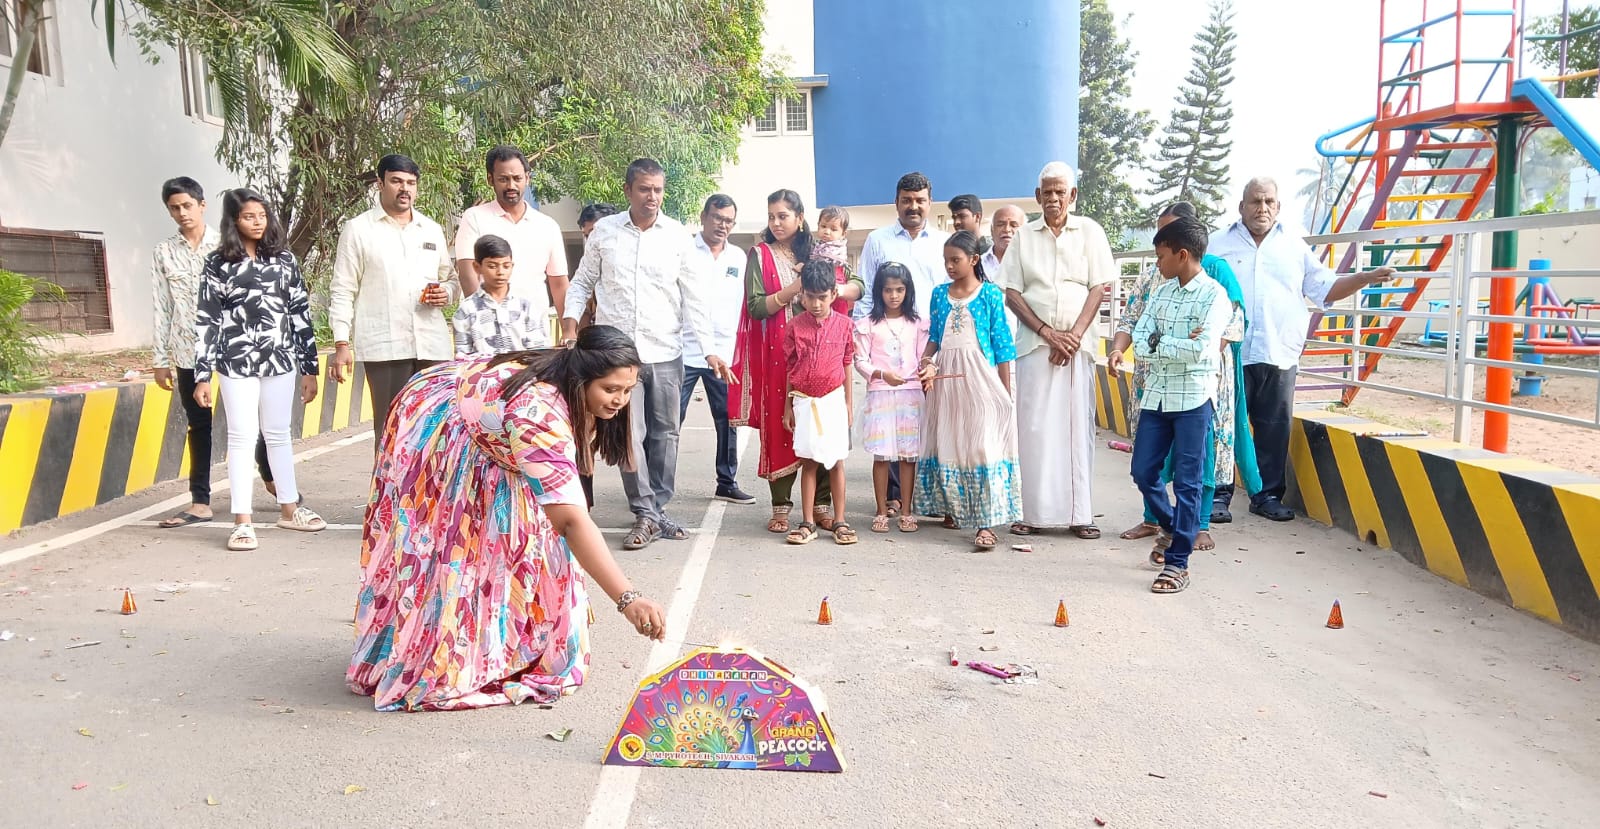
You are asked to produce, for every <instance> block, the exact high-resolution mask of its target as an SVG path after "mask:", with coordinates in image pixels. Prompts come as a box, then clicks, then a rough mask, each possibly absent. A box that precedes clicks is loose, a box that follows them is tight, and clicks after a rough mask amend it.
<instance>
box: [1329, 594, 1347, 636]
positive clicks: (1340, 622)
mask: <svg viewBox="0 0 1600 829" xmlns="http://www.w3.org/2000/svg"><path fill="white" fill-rule="evenodd" d="M1328 627H1331V628H1333V629H1334V630H1340V629H1341V628H1343V627H1344V611H1342V610H1340V609H1339V600H1338V599H1334V600H1333V609H1332V610H1330V611H1328Z"/></svg>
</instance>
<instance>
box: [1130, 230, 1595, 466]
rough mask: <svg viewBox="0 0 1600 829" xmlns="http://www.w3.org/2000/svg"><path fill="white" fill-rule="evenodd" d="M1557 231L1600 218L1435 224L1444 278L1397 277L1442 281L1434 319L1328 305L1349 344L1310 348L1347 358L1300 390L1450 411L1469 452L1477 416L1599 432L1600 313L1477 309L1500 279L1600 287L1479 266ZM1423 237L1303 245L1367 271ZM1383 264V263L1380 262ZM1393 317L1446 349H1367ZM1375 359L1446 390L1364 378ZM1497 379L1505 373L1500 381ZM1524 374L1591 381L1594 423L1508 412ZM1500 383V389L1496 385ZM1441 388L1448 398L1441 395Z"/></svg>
mask: <svg viewBox="0 0 1600 829" xmlns="http://www.w3.org/2000/svg"><path fill="white" fill-rule="evenodd" d="M1556 228H1574V229H1575V228H1585V229H1589V230H1590V231H1592V232H1593V233H1595V234H1600V211H1583V212H1576V213H1555V214H1548V215H1540V216H1521V217H1517V218H1511V219H1480V220H1476V221H1466V222H1447V223H1440V224H1432V225H1429V226H1428V227H1427V235H1428V236H1430V237H1432V238H1434V239H1440V238H1443V237H1451V239H1452V241H1453V244H1452V245H1451V248H1450V253H1449V256H1448V257H1447V258H1446V260H1445V262H1444V264H1443V266H1442V268H1443V269H1442V270H1438V271H1408V272H1400V273H1398V274H1396V275H1395V282H1397V283H1399V284H1400V285H1402V286H1409V284H1410V283H1412V282H1413V281H1414V280H1418V279H1431V280H1437V281H1436V282H1434V283H1432V285H1441V284H1442V285H1444V286H1445V289H1444V291H1443V292H1442V295H1441V296H1432V295H1431V294H1432V291H1433V288H1432V287H1430V288H1429V296H1428V298H1429V299H1431V300H1432V301H1431V302H1430V303H1428V305H1429V307H1430V310H1428V311H1420V310H1413V311H1402V310H1400V309H1399V308H1385V307H1381V306H1368V305H1364V304H1362V301H1363V300H1364V299H1365V298H1366V297H1368V296H1372V295H1373V294H1372V293H1368V292H1357V293H1356V294H1355V296H1353V297H1350V298H1349V299H1345V300H1341V301H1339V302H1336V303H1333V304H1331V305H1330V306H1329V308H1328V309H1327V310H1326V315H1327V316H1330V317H1332V316H1343V317H1348V319H1349V324H1348V325H1344V326H1341V330H1348V342H1343V341H1341V342H1337V343H1334V342H1329V341H1327V340H1324V339H1318V338H1316V333H1317V332H1316V331H1312V332H1311V335H1312V337H1311V338H1310V339H1308V344H1309V345H1310V346H1312V347H1315V348H1318V349H1319V350H1321V351H1322V352H1323V353H1326V352H1327V351H1328V350H1330V349H1337V350H1339V351H1340V352H1342V353H1344V354H1345V355H1347V356H1346V359H1345V360H1344V365H1343V366H1316V367H1306V368H1302V374H1301V376H1302V379H1303V380H1304V381H1307V382H1303V383H1302V386H1303V387H1308V388H1309V387H1315V386H1314V383H1330V384H1333V385H1334V386H1337V387H1340V388H1343V387H1347V386H1354V387H1357V388H1362V389H1373V390H1375V391H1382V392H1390V393H1394V394H1403V395H1409V396H1412V397H1416V398H1420V399H1424V400H1431V401H1435V402H1438V403H1443V404H1446V405H1448V406H1450V407H1452V408H1453V409H1454V414H1455V418H1454V428H1453V436H1454V439H1455V440H1456V441H1457V442H1459V443H1469V442H1471V441H1472V439H1473V438H1472V413H1473V412H1474V411H1481V412H1484V413H1485V415H1484V416H1485V417H1486V418H1496V417H1498V418H1509V417H1521V418H1528V419H1534V420H1542V421H1547V422H1551V423H1561V424H1566V425H1569V426H1580V427H1585V428H1589V429H1600V309H1589V310H1594V311H1595V313H1593V314H1592V315H1586V313H1587V311H1586V310H1585V309H1582V308H1579V307H1575V306H1573V305H1572V304H1571V303H1569V304H1568V305H1567V306H1566V307H1568V308H1571V309H1572V310H1571V311H1570V312H1567V316H1564V317H1562V316H1551V315H1550V314H1552V313H1555V312H1553V311H1548V310H1547V311H1545V312H1542V313H1541V312H1538V310H1537V309H1538V308H1540V307H1545V308H1548V307H1549V306H1542V305H1539V304H1538V303H1537V302H1536V301H1535V300H1533V299H1530V301H1529V302H1527V303H1526V304H1524V305H1523V306H1522V308H1521V310H1522V313H1495V309H1492V308H1490V309H1481V308H1480V305H1482V304H1483V300H1481V299H1480V297H1487V296H1488V295H1489V293H1490V292H1489V287H1490V284H1491V283H1492V282H1493V281H1494V280H1500V279H1505V280H1516V281H1517V283H1518V285H1519V287H1520V286H1521V285H1522V284H1525V283H1526V282H1527V281H1528V280H1529V279H1530V278H1534V277H1542V278H1548V279H1549V280H1550V282H1551V283H1552V284H1554V283H1558V282H1560V281H1562V280H1567V281H1570V280H1573V279H1582V278H1588V279H1600V268H1583V269H1573V268H1564V269H1551V270H1493V269H1489V268H1488V267H1487V266H1480V265H1479V264H1478V262H1479V261H1480V260H1483V261H1487V260H1488V258H1489V257H1488V252H1489V250H1490V249H1491V245H1492V244H1493V241H1492V240H1493V237H1494V234H1497V233H1516V232H1519V231H1525V230H1528V231H1532V230H1550V229H1556ZM1418 232H1419V231H1418V229H1415V228H1413V229H1412V230H1411V231H1410V233H1411V236H1406V235H1405V231H1404V230H1400V229H1396V228H1387V229H1378V230H1363V231H1353V232H1348V233H1333V234H1326V235H1321V236H1309V237H1306V240H1305V241H1306V243H1307V244H1309V245H1311V246H1312V247H1313V248H1321V247H1322V246H1323V245H1333V246H1335V247H1341V248H1349V247H1354V248H1355V250H1356V256H1355V257H1354V258H1353V261H1355V262H1358V263H1361V262H1368V261H1371V259H1372V256H1371V255H1369V252H1368V251H1367V246H1368V245H1373V244H1381V243H1384V242H1395V241H1399V240H1402V239H1406V238H1414V237H1415V236H1416V234H1417V233H1418ZM1154 255H1155V254H1154V251H1151V250H1138V251H1127V252H1123V253H1118V254H1116V259H1117V260H1118V264H1119V266H1124V267H1123V269H1124V270H1126V269H1127V268H1126V266H1127V265H1130V264H1131V265H1133V266H1135V267H1137V268H1138V272H1139V273H1141V274H1142V273H1145V272H1146V271H1147V270H1148V268H1149V267H1151V266H1152V263H1153V261H1154ZM1382 255H1383V254H1381V253H1380V254H1378V256H1379V258H1381V257H1382ZM1336 261H1337V260H1336ZM1295 278H1297V279H1298V277H1295ZM1131 282H1132V278H1130V277H1128V276H1126V275H1124V277H1123V279H1122V280H1121V281H1119V282H1118V283H1117V284H1116V285H1115V286H1114V289H1113V292H1112V293H1113V296H1112V299H1111V301H1110V302H1109V303H1108V305H1109V309H1108V311H1109V315H1110V317H1111V321H1112V323H1113V325H1114V324H1115V321H1116V318H1117V317H1118V316H1119V315H1120V313H1121V310H1122V308H1123V305H1124V302H1125V299H1126V297H1125V294H1126V291H1127V290H1128V288H1129V286H1130V285H1131ZM1371 290H1372V289H1368V291H1371ZM1379 290H1384V289H1379ZM1386 290H1388V291H1389V292H1391V293H1392V292H1393V291H1394V289H1393V288H1388V289H1386ZM1513 293H1514V292H1513ZM1563 295H1565V294H1564V293H1563ZM1530 309H1531V310H1530ZM1501 310H1504V309H1501ZM1396 318H1404V319H1410V320H1424V321H1427V322H1428V324H1429V326H1430V328H1433V329H1434V330H1433V336H1432V337H1431V339H1432V340H1433V341H1435V342H1440V345H1436V346H1428V345H1424V344H1422V343H1420V342H1417V341H1416V340H1417V338H1416V337H1408V338H1407V341H1406V342H1405V343H1402V342H1401V338H1396V339H1395V341H1394V342H1393V343H1392V344H1391V345H1389V346H1387V347H1380V346H1376V345H1369V344H1367V342H1366V341H1365V340H1366V338H1367V337H1368V336H1369V335H1374V334H1377V333H1378V332H1379V331H1381V330H1382V329H1383V328H1384V327H1385V326H1386V325H1387V324H1388V322H1389V321H1390V320H1393V319H1396ZM1530 328H1531V329H1534V332H1533V333H1539V334H1544V335H1546V336H1544V337H1542V338H1541V337H1535V338H1533V339H1536V340H1542V341H1543V342H1538V343H1536V342H1529V338H1528V337H1527V336H1526V334H1527V333H1528V332H1529V329H1530ZM1550 329H1564V330H1566V331H1567V332H1569V336H1570V334H1571V332H1577V336H1578V337H1579V339H1580V340H1581V342H1579V343H1567V344H1562V343H1557V342H1554V340H1559V339H1562V338H1557V337H1552V336H1549V334H1550ZM1480 331H1485V332H1487V334H1488V336H1481V335H1480V334H1479V332H1480ZM1507 333H1510V334H1513V335H1514V336H1515V339H1516V341H1515V342H1514V343H1511V344H1510V345H1506V344H1505V343H1506V342H1509V340H1510V339H1511V338H1509V337H1505V336H1500V337H1496V336H1495V335H1496V334H1500V335H1505V334H1507ZM1403 336H1404V335H1403ZM1340 339H1341V340H1343V339H1345V337H1343V336H1341V337H1340ZM1496 342H1499V343H1500V344H1499V345H1496V346H1495V347H1494V348H1493V349H1491V347H1490V343H1496ZM1371 354H1379V355H1384V356H1391V357H1403V358H1409V359H1419V360H1426V361H1429V362H1432V363H1435V364H1437V366H1438V368H1439V371H1440V372H1441V374H1442V376H1441V377H1440V380H1441V382H1440V383H1438V384H1434V387H1433V388H1409V387H1406V386H1402V385H1397V384H1396V383H1393V382H1384V378H1383V373H1384V372H1383V363H1382V362H1381V361H1380V362H1379V363H1378V366H1377V369H1376V371H1374V372H1373V373H1372V374H1371V375H1370V376H1369V377H1368V378H1367V379H1364V380H1363V379H1360V377H1359V373H1360V369H1361V364H1362V363H1363V362H1364V358H1365V357H1366V356H1367V355H1371ZM1518 354H1521V355H1523V358H1524V359H1523V360H1522V361H1519V360H1517V359H1516V358H1517V355H1518ZM1536 355H1538V356H1544V355H1561V356H1562V357H1564V358H1566V360H1565V364H1560V365H1556V364H1550V363H1547V362H1546V363H1537V362H1530V361H1528V359H1527V358H1529V357H1532V356H1536ZM1480 370H1482V371H1484V372H1486V374H1488V375H1489V377H1488V379H1489V381H1490V382H1488V383H1487V389H1486V392H1485V394H1484V395H1483V398H1482V399H1480V398H1479V397H1478V395H1477V393H1476V390H1475V384H1476V379H1477V373H1478V372H1479V371H1480ZM1500 372H1504V374H1500V375H1499V376H1498V377H1495V376H1494V375H1495V374H1496V373H1500ZM1527 372H1535V373H1537V374H1540V375H1544V376H1563V377H1576V378H1582V379H1587V380H1591V381H1593V382H1594V383H1595V398H1594V409H1593V411H1592V412H1590V416H1588V417H1580V416H1574V415H1571V414H1560V413H1556V412H1550V411H1541V410H1539V409H1536V408H1524V407H1519V406H1513V405H1511V400H1510V391H1509V388H1510V385H1511V383H1510V382H1509V381H1510V380H1511V379H1512V376H1513V373H1527ZM1496 380H1498V381H1499V382H1495V381H1496ZM1440 388H1442V391H1439V390H1438V389H1440ZM1497 389H1498V390H1497ZM1486 431H1487V430H1486ZM1489 448H1494V447H1489Z"/></svg>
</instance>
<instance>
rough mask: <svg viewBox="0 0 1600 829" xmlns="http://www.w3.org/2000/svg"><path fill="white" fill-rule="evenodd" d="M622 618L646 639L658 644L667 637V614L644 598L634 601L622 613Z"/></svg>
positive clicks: (650, 600)
mask: <svg viewBox="0 0 1600 829" xmlns="http://www.w3.org/2000/svg"><path fill="white" fill-rule="evenodd" d="M622 617H623V618H625V619H627V620H628V624H630V625H633V629H634V630H636V631H639V634H640V635H641V636H643V637H644V638H646V639H654V640H656V641H657V642H660V641H661V640H663V639H665V638H666V637H667V614H666V613H664V612H662V610H661V605H658V604H656V603H655V601H654V600H652V599H649V598H647V597H644V596H640V597H639V598H637V599H634V600H633V601H632V602H629V603H628V607H627V609H625V610H623V611H622Z"/></svg>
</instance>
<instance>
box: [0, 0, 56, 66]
mask: <svg viewBox="0 0 1600 829" xmlns="http://www.w3.org/2000/svg"><path fill="white" fill-rule="evenodd" d="M0 2H3V3H6V4H7V6H8V8H5V9H0V11H5V12H6V14H5V15H4V17H5V20H3V21H0V57H3V58H10V57H14V56H15V55H16V53H17V45H18V44H19V43H20V42H21V40H22V37H21V29H20V28H18V27H19V25H20V23H21V21H22V3H23V0H0ZM34 8H35V11H36V13H37V14H38V15H39V17H38V19H37V20H35V21H34V37H33V50H32V51H31V52H29V53H28V71H29V72H32V73H33V74H35V75H49V74H50V59H49V44H50V36H49V34H50V28H49V24H50V20H51V4H49V3H40V4H39V5H37V6H35V7H34Z"/></svg>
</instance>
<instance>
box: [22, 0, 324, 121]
mask: <svg viewBox="0 0 1600 829" xmlns="http://www.w3.org/2000/svg"><path fill="white" fill-rule="evenodd" d="M70 1H71V0H59V2H70ZM87 2H88V3H89V7H90V11H91V12H92V13H94V14H96V15H98V16H99V17H100V19H101V21H102V23H103V25H104V29H105V37H106V51H108V52H109V53H110V54H111V57H112V59H113V60H115V59H116V56H117V32H118V31H119V30H121V29H122V28H123V27H124V26H126V27H127V28H128V29H129V30H131V31H134V32H135V33H137V34H139V35H140V37H139V40H140V43H141V46H142V47H143V49H144V57H145V58H146V59H148V60H150V61H151V62H155V61H156V60H157V59H158V57H159V56H158V55H157V53H156V52H155V51H153V50H152V49H150V45H151V44H152V43H158V42H159V43H166V44H169V45H173V46H176V45H178V44H179V43H184V42H189V43H200V44H202V45H203V46H204V47H205V48H204V52H205V54H206V57H207V58H208V60H210V61H211V63H212V64H214V66H215V67H216V70H215V71H214V72H213V75H214V77H215V78H216V79H217V81H218V83H219V86H220V89H221V92H222V99H223V100H222V103H223V111H224V114H225V115H226V117H227V119H228V120H229V121H230V122H233V121H238V120H241V117H242V116H243V114H244V111H243V106H244V103H245V102H244V100H243V98H242V97H241V95H242V93H241V86H242V85H243V83H244V81H243V80H242V79H241V78H240V76H239V75H240V71H243V72H245V73H246V74H248V75H251V76H261V75H262V74H263V70H264V71H265V72H266V73H267V75H268V76H270V77H272V78H274V79H275V82H278V83H282V84H285V85H287V86H290V87H292V88H302V87H309V86H316V87H319V88H321V89H324V90H335V89H341V90H348V89H351V88H352V87H353V85H354V82H355V78H356V73H355V66H354V64H352V63H351V61H350V57H349V55H348V54H347V52H346V50H345V48H344V44H343V43H341V42H340V41H339V38H338V37H337V36H336V35H335V34H334V32H333V29H332V28H331V27H330V26H329V25H328V22H327V19H326V15H325V13H324V5H323V3H322V0H87ZM48 8H54V7H53V6H52V7H48ZM46 11H47V7H46V5H45V2H44V0H15V2H10V1H9V0H0V19H3V20H4V21H5V22H6V23H8V24H9V25H10V27H11V28H12V29H13V30H14V31H16V32H18V41H17V43H16V44H15V45H14V52H15V55H14V56H13V57H12V59H11V69H10V70H9V73H8V76H7V82H6V88H5V99H4V104H3V105H0V144H3V143H4V142H5V136H6V132H7V131H8V130H9V129H10V127H11V120H12V118H13V117H14V116H15V113H16V105H17V97H18V93H19V92H20V91H21V88H22V79H23V76H25V75H26V74H27V65H28V61H29V56H30V54H31V53H32V52H33V50H34V45H35V40H36V35H37V34H38V33H39V32H40V31H41V26H40V22H41V20H42V19H43V17H44V15H45V14H46ZM191 36H192V38H193V39H190V38H191Z"/></svg>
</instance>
